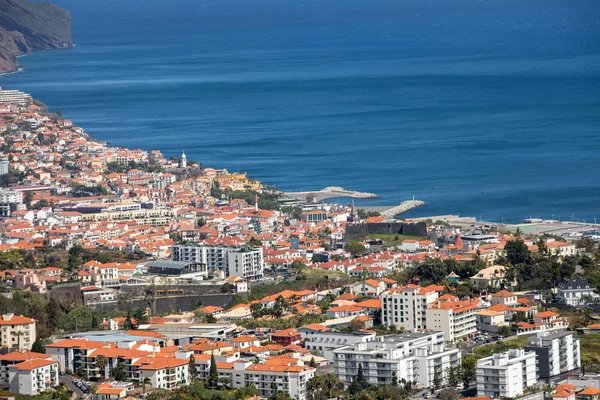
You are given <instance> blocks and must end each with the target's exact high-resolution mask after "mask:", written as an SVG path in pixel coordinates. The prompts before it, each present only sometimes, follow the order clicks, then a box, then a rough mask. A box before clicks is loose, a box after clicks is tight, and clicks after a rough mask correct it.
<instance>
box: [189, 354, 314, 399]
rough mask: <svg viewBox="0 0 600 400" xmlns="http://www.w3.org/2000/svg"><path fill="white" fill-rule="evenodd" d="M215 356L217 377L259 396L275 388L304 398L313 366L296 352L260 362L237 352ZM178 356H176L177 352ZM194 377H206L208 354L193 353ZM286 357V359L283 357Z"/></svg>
mask: <svg viewBox="0 0 600 400" xmlns="http://www.w3.org/2000/svg"><path fill="white" fill-rule="evenodd" d="M234 354H236V355H237V356H234V355H233V354H228V355H220V356H215V362H216V363H217V371H218V373H219V378H228V379H230V380H231V385H232V386H233V387H235V388H242V387H247V386H249V385H251V384H252V385H254V386H255V387H256V388H257V389H258V390H259V391H260V393H261V396H264V397H269V398H271V397H272V396H273V395H274V394H275V393H276V392H277V391H282V392H284V393H287V394H288V395H289V396H290V397H291V398H292V399H298V400H307V399H308V387H307V386H308V381H309V380H310V379H311V378H312V377H313V376H314V375H315V372H316V369H315V368H312V367H309V366H306V365H304V363H303V362H302V361H301V360H299V359H298V358H297V356H299V355H288V356H279V357H270V358H267V359H266V360H264V362H262V363H257V364H255V363H253V362H250V361H242V360H239V358H238V357H239V353H234ZM178 357H180V355H179V354H178ZM194 357H195V359H196V369H197V371H198V378H200V379H206V378H208V374H209V371H210V362H211V361H210V358H211V357H210V356H209V355H206V354H201V355H195V356H194ZM284 357H287V358H286V359H283V358H284Z"/></svg>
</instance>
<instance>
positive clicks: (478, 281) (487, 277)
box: [469, 265, 505, 290]
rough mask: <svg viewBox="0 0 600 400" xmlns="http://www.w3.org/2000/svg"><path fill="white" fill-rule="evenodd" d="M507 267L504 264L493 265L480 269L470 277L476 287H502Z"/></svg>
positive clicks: (484, 288)
mask: <svg viewBox="0 0 600 400" xmlns="http://www.w3.org/2000/svg"><path fill="white" fill-rule="evenodd" d="M504 274H505V268H504V266H503V265H492V266H491V267H487V268H484V269H482V270H481V271H479V272H478V273H477V274H475V275H473V276H472V277H470V278H469V279H470V280H471V283H472V284H473V286H474V287H475V288H476V289H479V290H486V289H487V288H488V287H495V288H498V287H500V284H501V283H502V281H503V280H504Z"/></svg>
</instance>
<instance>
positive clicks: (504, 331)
mask: <svg viewBox="0 0 600 400" xmlns="http://www.w3.org/2000/svg"><path fill="white" fill-rule="evenodd" d="M498 335H500V336H502V337H509V336H510V335H512V330H511V329H510V326H501V327H500V329H498Z"/></svg>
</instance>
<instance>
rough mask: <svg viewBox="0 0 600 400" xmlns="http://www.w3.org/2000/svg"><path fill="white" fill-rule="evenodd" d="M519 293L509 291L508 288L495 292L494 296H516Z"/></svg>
mask: <svg viewBox="0 0 600 400" xmlns="http://www.w3.org/2000/svg"><path fill="white" fill-rule="evenodd" d="M516 296H517V295H516V294H514V293H512V292H509V291H508V290H501V291H499V292H498V293H494V294H493V295H492V297H516Z"/></svg>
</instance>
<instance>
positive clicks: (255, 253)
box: [171, 244, 264, 281]
mask: <svg viewBox="0 0 600 400" xmlns="http://www.w3.org/2000/svg"><path fill="white" fill-rule="evenodd" d="M171 254H172V258H173V261H188V262H190V261H193V262H197V263H200V264H205V265H206V266H207V268H208V271H210V272H214V271H216V270H221V271H224V272H225V273H226V275H227V276H239V277H241V278H244V279H247V280H250V281H256V280H260V279H262V277H263V270H264V261H263V252H262V249H261V248H258V249H255V248H250V247H240V248H237V247H225V246H200V245H194V244H191V245H188V244H185V245H174V246H173V247H172V248H171Z"/></svg>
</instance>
